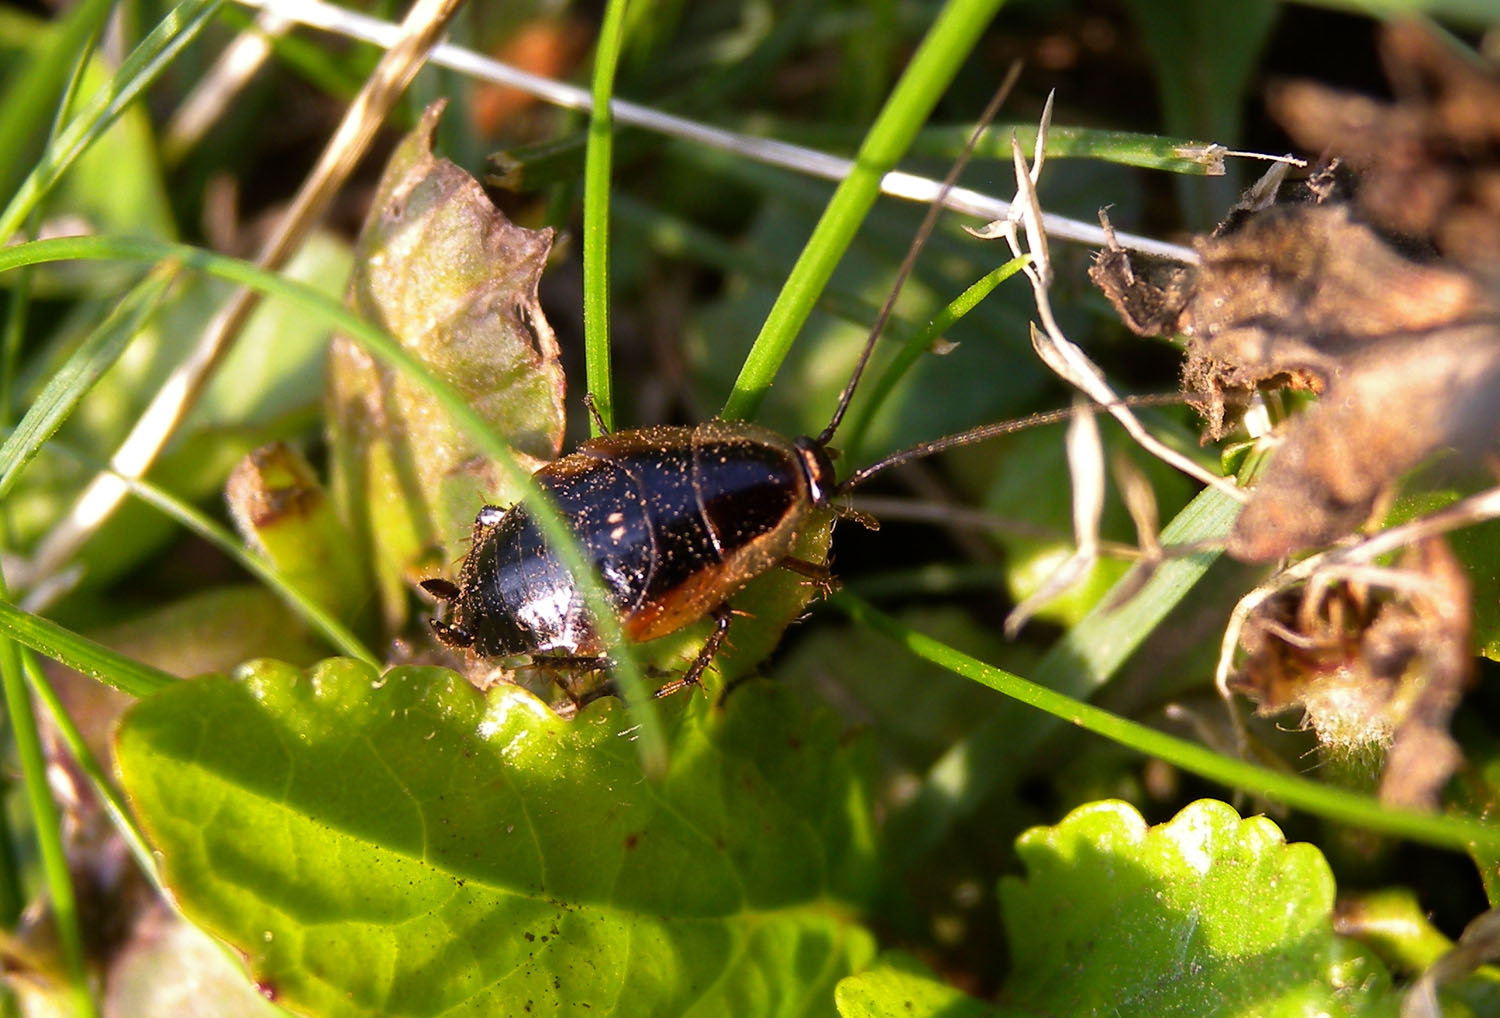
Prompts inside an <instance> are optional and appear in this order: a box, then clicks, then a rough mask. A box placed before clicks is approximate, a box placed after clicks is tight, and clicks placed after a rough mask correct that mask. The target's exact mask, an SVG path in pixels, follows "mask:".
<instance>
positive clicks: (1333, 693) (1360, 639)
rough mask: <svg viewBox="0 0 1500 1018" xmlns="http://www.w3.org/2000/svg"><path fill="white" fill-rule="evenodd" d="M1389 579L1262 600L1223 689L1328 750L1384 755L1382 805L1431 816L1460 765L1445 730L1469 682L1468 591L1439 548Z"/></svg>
mask: <svg viewBox="0 0 1500 1018" xmlns="http://www.w3.org/2000/svg"><path fill="white" fill-rule="evenodd" d="M1396 579H1397V582H1396V583H1395V584H1393V585H1392V586H1391V588H1390V589H1389V590H1388V591H1383V592H1376V591H1373V590H1371V589H1369V588H1368V587H1367V586H1365V585H1364V584H1361V583H1353V582H1340V583H1338V584H1336V585H1334V586H1332V587H1328V586H1320V585H1314V584H1309V585H1308V586H1306V587H1300V588H1294V589H1288V590H1284V591H1282V592H1281V593H1279V594H1277V595H1276V596H1274V597H1271V598H1269V599H1267V600H1266V601H1265V602H1264V603H1263V604H1262V605H1261V607H1260V608H1259V609H1258V610H1257V612H1256V613H1255V614H1254V615H1252V616H1251V617H1250V619H1249V620H1248V621H1247V622H1246V624H1245V627H1244V630H1243V631H1242V633H1241V636H1240V643H1241V645H1242V646H1243V647H1244V649H1245V651H1246V653H1247V655H1248V657H1247V660H1246V662H1245V666H1244V669H1243V670H1242V672H1241V673H1240V675H1239V677H1238V678H1237V679H1236V680H1235V682H1234V685H1235V686H1236V688H1238V689H1239V690H1240V691H1241V692H1244V693H1246V694H1247V695H1249V696H1250V697H1251V698H1252V699H1254V700H1256V701H1257V702H1258V703H1259V705H1260V711H1261V713H1263V714H1275V713H1279V712H1281V711H1283V710H1287V709H1290V708H1293V707H1300V708H1302V709H1303V710H1305V711H1306V715H1307V721H1308V724H1309V725H1310V726H1311V727H1312V728H1313V729H1314V730H1316V732H1317V733H1318V738H1319V741H1320V742H1321V743H1322V744H1323V745H1324V746H1325V747H1327V748H1328V749H1330V750H1331V751H1334V752H1339V751H1345V752H1352V751H1357V750H1361V749H1364V748H1366V747H1370V746H1375V747H1380V748H1384V749H1386V767H1385V773H1384V776H1383V778H1382V780H1381V784H1380V796H1381V799H1382V800H1384V801H1385V802H1387V803H1390V804H1392V805H1400V806H1409V807H1417V808H1428V809H1431V808H1435V807H1436V806H1437V803H1438V795H1439V793H1440V792H1441V791H1442V788H1443V785H1444V784H1445V783H1446V782H1447V780H1448V779H1449V777H1451V776H1452V775H1453V772H1454V771H1455V770H1456V769H1457V768H1458V766H1459V765H1460V763H1461V762H1462V756H1461V754H1460V753H1459V749H1458V745H1457V743H1455V742H1454V741H1453V738H1452V737H1451V736H1450V735H1449V734H1448V722H1449V719H1450V718H1451V717H1452V715H1453V711H1454V709H1455V708H1456V707H1457V706H1458V701H1459V698H1460V697H1461V696H1462V695H1463V691H1464V689H1465V687H1466V686H1467V685H1468V684H1469V681H1470V679H1471V676H1472V657H1471V653H1470V648H1469V599H1470V592H1469V583H1468V578H1467V576H1466V574H1465V573H1464V570H1463V567H1462V566H1461V565H1460V564H1459V562H1458V560H1457V558H1456V557H1455V556H1454V554H1453V552H1452V551H1451V550H1450V549H1449V548H1448V545H1447V544H1446V543H1445V542H1444V541H1443V540H1442V539H1441V538H1429V539H1428V540H1426V541H1424V542H1422V543H1421V544H1417V545H1414V546H1412V547H1411V548H1408V549H1407V550H1406V552H1405V553H1404V554H1403V556H1402V560H1401V570H1400V573H1399V574H1398V576H1397V578H1396Z"/></svg>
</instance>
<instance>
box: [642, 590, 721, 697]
mask: <svg viewBox="0 0 1500 1018" xmlns="http://www.w3.org/2000/svg"><path fill="white" fill-rule="evenodd" d="M713 615H714V631H713V632H712V633H709V634H708V639H706V640H704V641H703V646H702V647H699V648H698V656H697V657H696V658H694V659H693V663H692V664H691V665H689V666H688V670H687V671H685V672H683V673H682V675H681V676H679V677H678V678H676V679H673V680H672V681H671V682H669V683H667V684H666V685H665V686H662V687H661V688H660V689H658V690H657V691H656V692H655V693H653V694H652V695H653V696H655V697H656V698H657V699H658V700H660V699H661V698H662V697H664V696H671V695H672V694H673V693H675V692H677V691H678V690H679V689H683V688H684V687H687V686H697V685H699V682H698V680H699V679H700V678H702V676H703V670H704V669H705V668H707V667H708V665H709V662H711V661H712V660H713V659H714V655H715V654H717V653H718V652H719V648H720V647H722V646H723V645H724V639H725V638H726V637H727V636H728V635H729V622H730V620H731V619H733V618H734V612H733V611H731V610H730V608H729V606H728V605H725V604H721V605H719V607H717V608H715V609H714V612H713Z"/></svg>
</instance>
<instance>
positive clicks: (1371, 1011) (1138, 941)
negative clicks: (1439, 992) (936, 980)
mask: <svg viewBox="0 0 1500 1018" xmlns="http://www.w3.org/2000/svg"><path fill="white" fill-rule="evenodd" d="M1017 852H1018V854H1019V855H1020V857H1021V861H1022V862H1023V863H1024V864H1025V867H1026V871H1027V875H1026V877H1025V878H1024V879H1022V878H1017V877H1007V878H1004V879H1003V880H1002V881H1001V883H1000V899H1001V908H1002V918H1003V919H1004V922H1005V927H1006V931H1007V933H1008V934H1009V938H1010V943H1011V950H1012V954H1013V956H1014V957H1013V971H1014V976H1013V978H1012V979H1011V981H1010V982H1009V984H1008V985H1007V987H1006V993H1005V1000H1006V1002H1007V1003H1008V1004H1011V1005H1014V1006H1017V1007H1019V1008H1021V1009H1023V1010H1026V1011H1035V1012H1039V1013H1045V1014H1067V1015H1110V1016H1112V1018H1129V1016H1132V1015H1139V1016H1142V1018H1146V1016H1150V1018H1162V1016H1166V1015H1193V1016H1195V1018H1204V1016H1224V1018H1228V1016H1238V1015H1243V1016H1246V1018H1252V1016H1253V1018H1267V1016H1282V1015H1287V1016H1292V1015H1297V1016H1302V1015H1306V1016H1313V1015H1395V1014H1396V1013H1397V1005H1398V997H1397V995H1396V994H1395V993H1394V992H1393V991H1392V989H1391V985H1390V975H1389V973H1388V972H1387V971H1386V969H1385V968H1384V966H1383V965H1382V964H1381V963H1380V962H1379V961H1378V960H1377V959H1376V957H1375V956H1374V955H1373V954H1372V953H1371V952H1369V951H1368V950H1367V949H1365V948H1364V947H1362V946H1360V945H1358V944H1356V943H1355V942H1354V941H1351V940H1349V939H1347V938H1344V937H1339V936H1337V935H1336V934H1335V933H1334V932H1333V928H1332V925H1331V914H1332V909H1333V902H1334V883H1333V875H1332V873H1331V871H1330V870H1329V868H1328V864H1327V861H1326V860H1325V859H1324V858H1323V855H1322V853H1321V852H1319V851H1318V849H1317V848H1316V847H1314V846H1313V845H1310V844H1305V843H1296V844H1290V845H1289V844H1287V843H1286V842H1285V840H1284V839H1283V836H1282V833H1281V831H1280V829H1279V828H1277V826H1276V825H1275V824H1273V823H1272V822H1271V821H1270V820H1268V819H1266V818H1264V817H1250V818H1248V819H1243V820H1242V819H1241V818H1240V816H1239V814H1238V813H1236V812H1235V811H1234V810H1233V809H1232V808H1231V807H1230V806H1228V805H1226V804H1225V803H1222V802H1217V801H1214V800H1208V799H1204V800H1199V801H1198V802H1195V803H1192V804H1191V805H1189V806H1187V807H1186V808H1184V809H1183V810H1182V812H1180V813H1178V814H1177V816H1176V817H1174V818H1173V819H1172V820H1171V821H1170V822H1168V823H1165V824H1160V825H1158V826H1156V827H1148V826H1147V825H1146V822H1145V820H1143V819H1142V818H1141V815H1140V814H1139V813H1137V812H1136V810H1135V809H1134V807H1132V806H1130V805H1128V804H1126V803H1123V802H1116V801H1106V802H1096V803H1091V804H1089V805H1087V806H1083V807H1080V808H1079V809H1076V810H1074V811H1073V812H1072V813H1070V814H1068V816H1067V817H1065V818H1064V819H1063V821H1062V822H1061V823H1060V824H1058V825H1057V826H1055V827H1038V828H1033V829H1032V830H1030V831H1027V832H1026V833H1025V834H1023V835H1022V836H1021V838H1020V839H1019V841H1018V842H1017Z"/></svg>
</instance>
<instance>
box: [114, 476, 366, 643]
mask: <svg viewBox="0 0 1500 1018" xmlns="http://www.w3.org/2000/svg"><path fill="white" fill-rule="evenodd" d="M115 476H116V477H119V478H120V480H121V481H122V482H124V483H125V484H127V485H129V486H130V490H131V493H132V494H134V495H135V496H136V498H139V499H140V500H141V501H142V502H145V503H146V504H147V505H150V506H152V507H154V508H156V509H158V510H160V511H161V512H162V513H163V514H165V515H167V516H169V517H171V518H172V519H174V520H176V521H177V522H178V523H180V524H182V526H184V527H186V528H187V529H189V530H191V531H192V532H193V533H195V534H197V535H198V536H199V537H201V538H203V539H204V540H205V541H208V542H209V543H210V544H212V545H214V547H216V548H218V549H219V550H220V551H222V552H224V554H226V555H228V556H229V557H230V558H232V559H234V561H235V562H237V563H239V565H240V567H241V568H243V569H244V570H245V571H246V572H249V573H251V574H252V575H254V576H255V578H256V579H258V580H260V581H261V582H262V583H264V584H265V585H266V586H267V587H270V588H271V590H272V592H273V593H275V594H276V596H277V597H279V598H281V600H282V601H283V602H284V603H285V604H286V605H287V607H289V608H291V609H292V611H294V612H296V613H297V614H298V615H299V616H301V617H302V619H303V621H305V622H306V623H307V624H308V625H309V626H311V627H312V629H313V630H314V631H316V632H318V633H320V634H321V635H322V637H323V639H324V640H327V641H328V643H329V645H331V646H332V647H334V648H336V649H337V650H338V652H339V653H340V654H344V655H346V656H348V657H352V658H357V659H359V660H360V661H363V662H365V663H366V664H369V665H371V666H373V667H375V668H381V667H383V665H382V664H381V662H380V659H379V658H377V657H376V656H375V655H374V654H373V653H371V652H370V649H369V648H368V647H366V646H365V645H364V643H363V642H362V641H361V640H360V638H359V637H357V636H355V635H354V633H353V632H351V631H350V630H349V628H348V627H347V626H345V625H344V624H343V623H342V622H340V621H339V620H338V619H337V618H335V617H334V616H333V615H332V614H331V613H330V612H328V611H327V610H326V609H324V608H323V606H322V605H320V604H318V603H317V602H316V601H314V600H312V599H311V598H309V597H308V596H307V595H306V594H304V593H303V592H302V591H301V589H300V588H298V587H296V586H294V585H292V584H291V583H289V582H287V580H286V578H285V577H284V576H282V575H281V573H280V572H278V571H277V570H276V569H275V568H273V567H272V566H271V565H270V564H269V563H267V562H266V561H265V560H264V559H262V558H261V557H260V556H259V555H256V554H255V553H254V552H251V551H249V550H248V549H247V548H246V547H245V545H244V543H243V542H241V541H240V540H239V539H238V538H237V537H236V536H235V535H234V534H233V533H231V532H230V531H229V530H228V529H226V528H225V527H222V526H220V525H219V524H217V523H215V522H214V521H213V520H211V519H209V518H208V517H207V516H206V515H204V514H203V513H201V512H199V511H198V510H197V509H195V508H193V507H192V506H190V505H188V504H187V503H186V502H183V501H182V500H181V499H179V498H176V497H175V496H173V495H172V494H171V493H169V492H167V491H164V490H162V489H161V488H158V487H156V486H155V485H153V484H151V483H149V482H146V481H142V480H139V479H136V478H130V477H124V476H121V475H119V474H116V475H115Z"/></svg>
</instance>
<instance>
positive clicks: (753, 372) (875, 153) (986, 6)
mask: <svg viewBox="0 0 1500 1018" xmlns="http://www.w3.org/2000/svg"><path fill="white" fill-rule="evenodd" d="M1003 2H1004V0H949V2H948V3H947V4H945V5H944V7H943V10H942V12H941V13H940V14H939V15H938V18H937V20H936V22H934V23H933V26H932V28H931V29H930V30H929V31H928V33H927V35H926V37H925V38H923V40H922V43H921V45H920V46H918V48H917V51H916V53H915V54H913V56H912V59H911V62H910V63H909V64H908V65H907V67H906V70H905V72H904V73H903V74H902V75H901V80H900V81H899V82H897V83H896V87H895V89H894V90H893V91H892V93H891V96H890V98H889V99H888V100H886V104H885V107H884V108H883V109H882V110H881V111H880V115H879V116H877V117H876V118H875V123H874V124H873V125H871V127H870V130H869V133H868V134H866V135H865V140H864V142H863V144H861V145H860V148H859V153H858V155H857V156H856V158H855V168H854V170H853V171H852V172H851V173H850V174H849V176H848V177H846V178H845V179H844V180H843V182H842V183H840V184H839V186H838V188H837V189H836V190H835V191H834V193H833V198H832V199H830V201H829V203H828V207H827V208H826V209H824V211H823V215H822V216H821V217H820V218H819V220H818V224H817V226H816V227H814V228H813V233H812V236H811V237H810V238H808V241H807V246H806V247H804V248H803V250H802V254H801V255H799V256H798V258H797V263H796V265H794V266H793V267H792V271H791V273H790V275H789V276H788V277H787V281H786V285H785V286H784V287H783V288H782V290H781V293H780V294H779V295H778V296H777V298H776V303H775V304H774V305H773V306H772V308H771V311H770V314H768V315H767V316H766V321H765V324H764V325H762V326H761V330H760V335H758V336H757V337H756V339H755V345H754V346H752V347H751V349H750V353H749V355H748V356H747V357H746V358H745V363H744V365H743V366H742V367H741V369H740V374H739V378H738V379H736V380H735V383H734V390H733V391H732V392H731V393H730V394H729V400H728V402H726V403H725V404H724V411H723V416H724V417H726V418H730V419H735V418H741V417H749V416H751V415H753V414H754V413H755V411H756V409H757V408H758V407H759V406H760V403H761V400H763V399H764V398H765V395H766V392H767V391H768V390H769V389H770V387H771V382H772V380H773V379H774V378H775V376H776V372H777V370H778V369H779V368H780V367H781V362H782V361H783V360H785V359H786V355H787V351H788V350H789V349H790V348H791V345H792V341H793V340H794V339H795V338H796V335H797V333H798V331H800V330H801V328H802V325H803V323H805V322H806V321H807V316H808V315H809V314H810V313H811V312H812V308H813V305H814V304H815V303H816V301H817V298H818V294H819V293H821V292H822V290H823V287H824V286H825V285H827V283H828V280H829V277H831V276H832V275H833V270H834V268H835V266H837V264H838V262H839V259H840V258H842V257H843V254H844V252H845V250H847V248H848V246H849V243H850V241H852V240H853V239H854V234H855V232H856V231H857V230H858V229H859V225H860V223H861V222H862V221H863V220H864V218H865V215H866V214H867V213H868V212H869V211H870V208H871V207H872V206H873V205H874V203H875V199H876V198H877V197H878V196H879V194H880V181H881V178H882V177H884V176H885V175H886V173H888V172H890V170H892V169H893V168H894V167H895V165H896V162H897V160H899V159H900V158H901V155H902V153H904V152H905V151H906V149H907V148H908V147H909V146H910V145H911V142H912V139H913V138H915V137H916V134H917V132H918V131H919V130H920V129H921V127H922V124H923V123H924V122H925V121H926V119H927V117H928V115H929V114H931V112H932V108H933V107H934V106H935V105H936V104H937V101H938V98H939V97H940V96H941V95H942V94H943V92H944V91H945V90H946V89H947V87H948V83H949V82H950V81H951V80H952V79H953V76H954V75H955V74H956V73H958V68H959V67H960V66H961V64H962V63H963V60H964V58H965V57H966V56H968V54H969V51H970V50H971V49H973V47H974V44H975V42H976V40H977V39H978V38H979V35H980V33H981V32H982V31H984V28H985V26H986V25H987V24H989V21H990V19H991V18H992V17H993V16H994V14H995V12H996V11H997V10H998V9H999V8H1000V5H1001V4H1002V3H1003Z"/></svg>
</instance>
